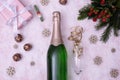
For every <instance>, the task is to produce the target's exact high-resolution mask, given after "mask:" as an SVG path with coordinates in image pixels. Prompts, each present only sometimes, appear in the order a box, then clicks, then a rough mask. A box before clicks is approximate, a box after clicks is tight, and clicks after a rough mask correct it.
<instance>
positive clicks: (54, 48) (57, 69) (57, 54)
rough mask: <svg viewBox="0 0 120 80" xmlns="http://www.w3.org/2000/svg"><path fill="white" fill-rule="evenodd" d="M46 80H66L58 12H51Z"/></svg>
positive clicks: (64, 52) (65, 63)
mask: <svg viewBox="0 0 120 80" xmlns="http://www.w3.org/2000/svg"><path fill="white" fill-rule="evenodd" d="M47 80H67V52H66V49H65V46H64V44H63V41H62V37H61V30H60V12H58V11H55V12H53V34H52V40H51V45H50V47H49V50H48V54H47Z"/></svg>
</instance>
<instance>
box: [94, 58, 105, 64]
mask: <svg viewBox="0 0 120 80" xmlns="http://www.w3.org/2000/svg"><path fill="white" fill-rule="evenodd" d="M102 62H103V61H102V57H99V56H96V57H95V58H94V64H96V65H100V64H101V63H102Z"/></svg>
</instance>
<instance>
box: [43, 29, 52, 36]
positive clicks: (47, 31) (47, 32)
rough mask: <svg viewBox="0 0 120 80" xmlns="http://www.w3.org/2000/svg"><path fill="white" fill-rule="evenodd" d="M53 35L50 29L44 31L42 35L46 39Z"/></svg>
mask: <svg viewBox="0 0 120 80" xmlns="http://www.w3.org/2000/svg"><path fill="white" fill-rule="evenodd" d="M50 34H51V32H50V30H49V29H44V30H43V32H42V35H43V36H44V37H49V36H50Z"/></svg>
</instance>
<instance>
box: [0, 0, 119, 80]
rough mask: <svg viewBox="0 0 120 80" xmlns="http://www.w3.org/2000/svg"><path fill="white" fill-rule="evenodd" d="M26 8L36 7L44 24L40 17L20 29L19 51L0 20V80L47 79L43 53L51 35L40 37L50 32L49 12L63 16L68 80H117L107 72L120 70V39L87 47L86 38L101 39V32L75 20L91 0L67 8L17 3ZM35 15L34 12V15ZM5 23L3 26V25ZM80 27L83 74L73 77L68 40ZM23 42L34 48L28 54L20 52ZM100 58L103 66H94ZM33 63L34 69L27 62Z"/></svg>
mask: <svg viewBox="0 0 120 80" xmlns="http://www.w3.org/2000/svg"><path fill="white" fill-rule="evenodd" d="M20 1H22V2H23V3H24V4H25V5H29V4H32V5H34V4H36V3H37V5H39V7H40V10H41V12H42V13H43V15H44V17H45V21H44V22H40V21H39V18H37V16H35V15H34V18H33V19H32V20H31V21H30V22H29V24H28V25H27V26H25V27H24V28H23V29H21V30H20V32H21V33H22V34H23V35H24V41H23V42H22V43H19V44H18V46H19V48H18V49H14V48H13V45H14V44H16V42H15V41H14V36H13V30H12V27H8V26H6V25H5V22H4V21H3V20H2V19H0V22H1V24H0V80H47V70H46V54H47V49H48V47H49V44H50V39H51V36H50V37H48V38H45V37H43V36H42V31H43V30H44V28H49V29H50V31H51V32H52V12H53V11H56V10H57V11H60V12H61V15H62V22H61V23H62V36H63V40H64V43H65V46H66V49H67V51H68V80H120V76H118V77H117V78H112V77H111V76H110V70H111V69H112V68H115V69H118V70H120V63H119V62H120V52H119V50H120V46H119V45H120V37H118V38H116V37H114V36H113V35H111V38H110V39H109V41H108V42H107V43H106V44H104V43H102V42H101V41H98V42H97V43H96V44H90V42H89V37H90V36H91V35H92V34H95V35H97V36H98V38H99V37H100V36H101V33H102V32H103V30H100V31H96V30H95V28H94V26H95V23H94V22H93V21H91V20H87V19H86V20H84V21H77V16H78V10H79V9H80V8H82V7H83V6H84V5H86V4H87V3H90V0H68V4H67V5H66V6H62V5H60V4H59V3H58V0H50V3H49V5H48V6H41V4H40V0H20ZM34 14H35V13H34ZM3 22H4V23H3ZM77 25H80V26H82V27H83V28H84V34H83V39H82V45H83V47H84V52H83V54H84V55H83V56H82V57H81V59H80V65H81V66H80V69H81V70H82V72H81V73H80V74H79V75H76V74H75V72H74V69H73V65H72V63H73V60H72V54H73V53H72V48H73V46H72V45H73V44H72V42H70V41H68V39H67V38H68V36H69V35H70V31H71V27H74V26H77ZM25 43H31V44H32V45H33V49H32V50H31V51H29V52H25V51H24V50H23V45H24V44H25ZM111 48H115V49H116V53H114V54H113V53H111ZM16 52H20V53H21V54H22V55H23V58H22V60H21V61H19V62H14V61H13V59H12V56H13V55H14V54H15V53H16ZM96 56H100V57H102V59H103V63H102V64H101V65H100V66H98V65H95V64H94V62H93V59H94V58H95V57H96ZM31 61H35V66H30V62H31ZM9 66H13V67H15V69H16V73H15V75H14V76H12V77H10V76H8V75H7V73H6V69H7V68H8V67H9Z"/></svg>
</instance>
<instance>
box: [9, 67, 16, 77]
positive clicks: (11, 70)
mask: <svg viewBox="0 0 120 80" xmlns="http://www.w3.org/2000/svg"><path fill="white" fill-rule="evenodd" d="M15 73H16V71H15V68H14V67H11V66H9V68H7V74H8V75H9V76H13V75H14V74H15Z"/></svg>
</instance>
